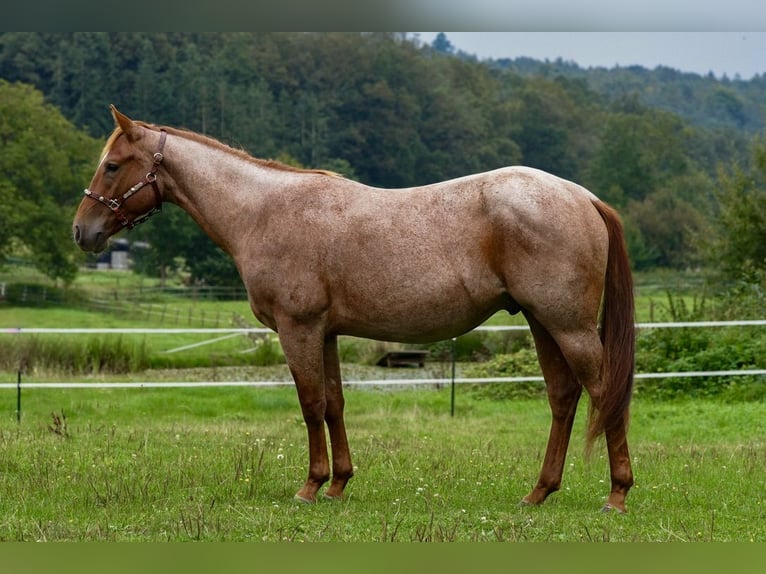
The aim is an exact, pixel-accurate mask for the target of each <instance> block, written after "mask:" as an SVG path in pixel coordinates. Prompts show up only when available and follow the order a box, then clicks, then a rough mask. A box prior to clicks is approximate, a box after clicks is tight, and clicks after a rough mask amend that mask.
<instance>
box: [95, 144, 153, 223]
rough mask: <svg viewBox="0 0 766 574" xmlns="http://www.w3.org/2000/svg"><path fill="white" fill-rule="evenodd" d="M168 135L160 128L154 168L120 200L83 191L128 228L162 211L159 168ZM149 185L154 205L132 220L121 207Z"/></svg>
mask: <svg viewBox="0 0 766 574" xmlns="http://www.w3.org/2000/svg"><path fill="white" fill-rule="evenodd" d="M167 136H168V133H167V132H166V131H165V130H160V144H159V149H158V150H157V152H155V154H154V156H153V159H154V163H153V164H152V169H151V170H150V171H149V173H147V174H146V175H145V176H144V179H143V180H141V181H139V182H138V183H137V184H136V185H134V186H133V187H131V188H130V189H129V190H128V191H126V192H125V193H124V194H123V195H122V198H121V199H120V200H117V199H116V198H112V199H107V198H106V197H104V196H103V195H96V194H95V193H93V192H92V191H91V190H89V189H85V190H83V193H84V194H85V195H86V197H90V198H91V199H93V200H94V201H98V202H99V203H102V204H103V205H105V206H106V207H108V208H109V209H111V210H112V213H114V215H115V217H116V218H117V220H118V221H119V222H120V224H121V225H122V226H123V227H127V228H128V229H133V228H134V227H135V226H136V225H138V224H139V223H143V222H144V221H146V220H147V219H149V218H150V217H151V216H152V215H154V214H155V213H159V212H160V211H162V194H161V193H160V187H159V185H157V168H158V167H159V166H160V164H161V163H162V160H163V159H164V157H163V155H162V150H163V149H165V140H166V139H167ZM147 185H150V186H152V189H153V190H154V207H152V209H150V210H149V211H148V212H146V213H144V214H143V215H141V216H139V217H136V218H135V219H133V220H132V221H131V220H130V219H129V218H128V216H127V215H125V213H124V212H123V211H122V209H121V208H122V206H123V204H124V203H125V201H127V199H128V198H129V197H131V196H133V195H135V194H136V193H138V192H139V191H140V190H141V189H143V188H144V187H145V186H147Z"/></svg>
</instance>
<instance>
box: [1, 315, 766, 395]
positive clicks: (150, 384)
mask: <svg viewBox="0 0 766 574" xmlns="http://www.w3.org/2000/svg"><path fill="white" fill-rule="evenodd" d="M753 326H766V320H760V319H758V320H736V321H685V322H669V323H636V328H637V329H639V330H648V329H688V328H714V327H753ZM528 329H529V327H528V326H526V325H482V326H480V327H477V328H476V329H474V331H490V332H497V331H526V330H528ZM268 333H273V331H272V330H271V329H267V328H263V327H248V328H79V327H74V328H49V327H28V328H27V327H5V328H0V334H11V335H25V334H73V335H74V334H126V335H129V334H134V335H135V334H142V335H151V334H208V335H216V336H215V337H213V338H210V339H207V340H205V341H201V342H198V343H194V344H193V345H191V346H194V347H197V346H201V345H205V344H213V343H215V342H217V341H220V340H222V339H225V338H228V337H229V336H235V335H238V334H242V335H249V334H268ZM182 349H183V347H182V348H179V349H174V350H182ZM453 372H454V370H453ZM764 375H766V370H764V369H740V370H720V371H678V372H662V373H636V374H635V378H636V379H672V378H692V377H736V376H764ZM543 380H544V379H543V377H542V376H524V377H481V378H466V377H433V378H394V379H369V380H347V381H344V383H343V384H344V385H346V386H388V387H391V386H413V385H437V386H438V385H444V384H485V383H521V382H536V381H539V382H542V381H543ZM19 385H21V375H19V380H18V381H17V383H0V389H9V388H17V387H18V386H19ZM284 385H292V381H289V380H284V381H195V382H190V381H167V382H158V381H131V382H89V381H65V382H33V383H24V388H26V389H33V388H39V389H50V388H62V389H65V388H66V389H79V388H90V389H94V388H126V389H127V388H200V387H244V386H247V387H275V386H284Z"/></svg>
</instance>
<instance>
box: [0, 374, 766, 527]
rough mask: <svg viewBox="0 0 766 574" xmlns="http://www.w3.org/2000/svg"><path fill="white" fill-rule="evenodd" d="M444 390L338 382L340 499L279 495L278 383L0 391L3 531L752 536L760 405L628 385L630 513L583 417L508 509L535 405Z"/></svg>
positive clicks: (289, 473) (282, 490)
mask: <svg viewBox="0 0 766 574" xmlns="http://www.w3.org/2000/svg"><path fill="white" fill-rule="evenodd" d="M448 395H449V393H448V391H447V390H446V389H442V390H441V391H438V390H430V391H425V390H419V391H407V390H405V391H398V392H396V393H393V392H386V391H379V390H378V391H374V390H358V389H357V390H355V389H349V391H348V392H347V404H348V406H347V421H348V430H349V439H350V442H351V446H352V451H353V457H354V463H355V465H356V476H355V478H354V479H352V482H351V483H350V484H349V486H348V488H347V497H346V499H345V500H343V501H341V502H333V503H330V502H320V503H318V504H316V505H308V506H307V505H301V504H296V503H294V502H293V501H292V495H293V494H294V492H295V491H296V490H297V489H298V488H299V487H300V485H301V483H302V479H303V478H304V477H305V473H306V445H305V442H306V441H305V429H304V426H303V422H302V420H301V417H300V414H299V413H300V411H299V408H298V405H297V399H296V397H295V392H294V390H293V389H291V388H279V389H258V390H248V389H217V390H216V389H194V390H177V389H152V390H149V389H145V390H95V389H94V390H74V391H64V390H38V391H34V392H31V391H30V392H28V393H27V394H26V395H25V398H24V407H23V417H22V423H21V425H17V424H16V422H15V415H14V409H15V400H14V399H15V397H14V394H13V393H12V392H10V391H8V392H3V393H2V395H0V401H1V404H4V405H5V408H4V409H3V412H4V413H5V414H4V416H3V417H2V419H0V517H2V518H0V539H1V540H151V541H160V540H174V541H182V540H259V541H261V540H266V541H284V540H299V541H328V540H332V541H472V540H473V541H606V540H609V541H681V540H685V541H750V540H753V541H764V540H766V520H764V518H766V516H765V515H766V500H765V499H764V496H765V495H764V494H763V493H764V491H765V489H764V486H765V485H764V482H766V479H764V477H763V472H762V470H763V468H764V464H766V445H764V443H763V437H764V436H766V434H765V433H764V431H765V430H766V429H765V428H764V426H765V425H766V422H765V421H766V416H764V415H766V405H764V404H762V403H738V404H726V405H722V404H719V403H716V402H712V401H702V400H698V401H687V402H672V403H667V402H663V403H657V402H652V401H642V400H637V401H635V402H634V410H633V423H632V428H631V440H632V456H633V461H634V470H635V472H636V486H635V487H634V488H633V490H632V491H631V494H630V497H629V509H630V511H629V513H628V514H627V515H616V514H607V515H604V514H600V513H599V512H598V509H599V508H600V507H601V504H602V503H603V500H604V498H605V496H606V494H607V492H608V481H609V479H608V470H607V466H606V461H605V456H604V455H603V454H602V452H603V448H597V449H596V450H595V454H594V456H593V459H592V460H590V461H586V460H584V459H583V458H582V450H583V449H582V440H581V437H582V435H583V432H582V417H579V418H578V422H577V428H576V430H575V436H574V438H573V444H572V446H571V448H570V452H569V456H568V459H567V465H566V466H567V469H566V473H565V476H564V484H563V487H562V491H561V492H559V493H556V494H554V495H553V496H552V497H551V498H550V499H549V500H548V501H547V502H546V503H545V504H544V505H543V506H541V507H536V508H520V507H518V506H517V502H518V501H519V500H520V499H521V497H522V496H523V495H524V494H526V493H527V491H528V490H529V489H530V488H531V486H532V485H533V483H534V481H535V480H536V475H537V472H538V470H539V465H540V463H541V458H542V452H543V449H544V444H545V440H546V437H547V432H548V417H549V414H548V409H547V405H546V404H545V402H544V401H542V400H519V401H501V402H496V401H486V400H477V399H475V398H473V397H471V396H470V395H467V394H462V393H461V394H460V395H459V396H458V402H457V405H458V408H457V412H456V416H455V418H454V419H453V418H451V417H450V416H449V396H448ZM583 407H584V405H583ZM581 410H582V411H583V412H584V411H585V409H584V408H581ZM700 421H704V424H700Z"/></svg>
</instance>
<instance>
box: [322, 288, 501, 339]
mask: <svg viewBox="0 0 766 574" xmlns="http://www.w3.org/2000/svg"><path fill="white" fill-rule="evenodd" d="M381 303H383V304H381ZM505 303H506V302H505V296H503V294H501V293H495V294H492V295H489V294H488V295H487V296H486V297H481V298H478V299H477V298H476V297H468V296H466V295H465V294H464V293H463V294H462V296H460V295H459V294H457V293H455V294H454V295H453V296H447V297H433V298H426V299H423V298H409V299H408V298H407V295H406V293H402V294H400V296H399V297H398V298H386V299H385V301H384V302H382V301H375V302H369V303H368V304H367V305H365V306H363V307H353V308H349V307H346V309H345V312H343V313H342V314H341V315H340V316H339V317H338V319H339V321H338V323H337V326H336V330H337V332H338V333H340V334H344V335H352V336H356V337H364V338H369V339H377V340H383V341H396V342H402V343H428V342H434V341H441V340H444V339H449V338H451V337H456V336H458V335H462V334H463V333H466V332H468V331H470V330H471V329H473V328H475V327H476V326H477V325H480V324H481V323H483V322H484V321H485V320H487V319H488V318H489V317H490V316H492V315H493V314H494V313H495V312H497V311H498V310H500V309H503V308H504V307H505V306H506V305H505Z"/></svg>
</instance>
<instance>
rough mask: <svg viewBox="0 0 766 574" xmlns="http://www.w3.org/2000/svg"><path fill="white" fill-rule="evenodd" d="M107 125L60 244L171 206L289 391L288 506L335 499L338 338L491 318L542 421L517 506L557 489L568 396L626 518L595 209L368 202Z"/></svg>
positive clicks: (631, 345) (303, 177) (619, 233)
mask: <svg viewBox="0 0 766 574" xmlns="http://www.w3.org/2000/svg"><path fill="white" fill-rule="evenodd" d="M111 113H112V116H113V118H114V121H115V128H114V131H113V132H112V134H111V136H110V137H109V138H108V140H107V142H106V145H105V147H104V149H103V152H102V154H101V158H100V161H99V163H98V167H97V169H96V172H95V174H94V176H93V178H92V180H91V182H90V185H89V187H88V188H87V189H86V190H85V191H84V197H83V198H82V201H81V203H80V204H79V207H78V209H77V212H76V214H75V216H74V220H73V236H74V241H75V242H76V243H77V245H79V247H80V248H81V249H83V250H85V251H90V252H100V251H102V250H104V249H105V248H106V246H107V244H108V239H109V237H110V236H112V235H114V234H115V233H117V232H119V231H120V230H122V229H123V228H128V229H131V228H133V227H134V226H135V225H137V224H138V223H140V222H142V221H144V220H146V218H147V217H149V216H151V215H154V214H155V213H157V212H159V211H160V209H161V206H162V203H163V202H172V203H175V204H176V205H178V206H180V207H181V208H182V209H184V210H185V211H186V212H188V214H189V215H190V216H191V217H192V218H193V219H194V220H195V221H196V223H197V224H198V225H199V226H200V227H201V228H202V229H203V230H204V231H205V232H206V233H207V234H208V235H209V236H210V237H211V238H212V239H213V240H214V241H215V242H216V243H217V244H218V245H219V246H220V247H221V248H222V249H223V250H224V251H225V252H227V253H228V254H229V255H230V256H231V257H232V258H233V260H234V263H235V265H236V267H237V270H238V272H239V274H240V276H241V278H242V281H243V283H244V286H245V287H246V289H247V294H248V300H249V304H250V307H251V309H252V312H253V314H254V315H255V317H256V318H257V319H258V320H259V321H261V322H262V323H263V324H264V325H266V326H268V327H269V328H271V329H273V330H274V331H275V332H276V333H277V334H278V337H279V341H280V344H281V346H282V349H283V351H284V355H285V359H286V362H287V365H288V367H289V370H290V372H291V375H292V378H293V380H294V383H295V386H296V389H297V394H298V398H299V403H300V407H301V410H302V413H303V419H304V421H305V425H306V429H307V433H308V459H309V464H308V476H307V478H306V480H305V483H304V484H303V486H302V487H301V488H300V489H299V490H298V492H297V493H296V494H295V498H296V499H297V500H299V501H305V502H315V501H316V500H317V496H318V493H319V491H320V489H321V487H322V486H323V485H324V484H325V483H326V482H328V481H329V482H330V484H329V486H328V487H327V489H326V491H325V492H324V496H325V497H327V498H330V499H339V498H342V497H343V491H344V488H345V487H346V484H347V483H348V481H349V479H350V478H351V477H352V475H353V466H352V463H351V456H350V452H349V446H348V439H347V436H346V426H345V422H344V397H343V387H342V382H341V368H340V363H339V358H338V337H339V336H341V335H344V336H354V337H362V338H369V339H376V340H382V341H396V342H402V343H427V342H435V341H439V340H446V339H450V338H453V337H456V336H459V335H461V334H463V333H466V332H468V331H470V330H471V329H473V328H475V327H476V326H478V325H479V324H481V323H482V322H484V321H485V320H486V319H488V318H489V317H490V316H492V315H493V314H495V313H496V312H498V311H502V310H506V311H508V312H509V313H511V314H516V313H522V314H523V316H524V317H525V318H526V320H527V322H528V323H529V328H530V330H531V334H532V338H533V341H534V344H535V348H536V352H537V356H538V360H539V363H540V367H541V370H542V373H543V376H544V379H545V386H546V391H547V397H548V402H549V405H550V409H551V415H552V416H551V428H550V435H549V438H548V442H547V448H546V452H545V456H544V459H543V464H542V469H541V471H540V474H539V478H538V481H537V483H536V484H535V485H534V487H533V488H532V490H531V491H530V492H529V494H527V495H526V496H525V497H524V498H523V499H522V501H521V503H522V504H529V505H537V504H541V503H542V502H543V501H545V499H546V498H547V497H548V496H549V495H550V494H551V493H553V492H555V491H557V490H558V489H559V488H560V485H561V480H562V474H563V469H564V460H565V457H566V452H567V448H568V445H569V441H570V436H571V431H572V426H573V421H574V418H575V411H576V409H577V405H578V402H579V400H580V396H581V393H582V389H583V388H584V389H585V390H586V391H587V394H588V395H589V399H590V400H589V411H588V421H587V428H586V439H587V440H586V450H589V449H590V446H592V444H593V443H594V441H595V440H596V439H598V438H599V437H601V436H604V437H605V442H606V449H607V454H608V458H609V468H610V476H611V491H610V492H609V495H608V497H607V498H606V502H605V503H604V506H603V508H602V509H603V510H604V511H610V510H616V511H618V512H620V513H622V512H625V511H626V505H625V498H626V495H627V493H628V490H629V489H630V487H631V486H632V485H633V472H632V469H631V462H630V455H629V451H628V441H627V430H628V419H629V404H630V399H631V392H632V385H633V370H634V353H635V332H634V329H635V327H634V314H635V311H634V300H633V281H632V275H631V269H630V262H629V258H628V253H627V249H626V244H625V238H624V232H623V227H622V223H621V221H620V217H619V215H618V213H617V212H616V211H615V210H614V209H613V208H612V207H610V206H609V205H607V204H606V203H605V202H603V201H601V200H599V199H598V198H597V197H596V196H595V195H594V194H593V193H591V192H590V191H588V190H586V189H585V188H584V187H581V186H580V185H578V184H575V183H573V182H571V181H568V180H564V179H561V178H559V177H557V176H554V175H552V174H549V173H547V172H544V171H541V170H537V169H533V168H529V167H523V166H510V167H504V168H500V169H495V170H492V171H488V172H485V173H478V174H474V175H468V176H464V177H459V178H456V179H452V180H449V181H444V182H441V183H434V184H430V185H425V186H422V187H412V188H408V189H396V190H389V189H382V188H376V187H371V186H367V185H364V184H362V183H359V182H356V181H352V180H350V179H347V178H344V177H342V176H341V175H338V174H336V173H333V172H329V171H324V170H317V169H299V168H295V167H291V166H287V165H284V164H282V163H279V162H275V161H273V160H264V159H258V158H255V157H252V156H250V155H249V154H247V153H246V152H245V151H242V150H237V149H234V148H231V147H229V146H227V145H226V144H224V143H222V142H219V141H217V140H215V139H212V138H209V137H206V136H204V135H201V134H198V133H194V132H192V131H188V130H183V129H178V128H173V127H169V126H158V125H154V124H151V123H147V122H141V121H134V120H132V119H130V118H129V117H127V116H126V115H124V114H122V113H121V112H119V111H118V110H117V109H116V108H115V107H114V106H111ZM134 182H136V183H134ZM123 190H127V191H125V192H124V193H123ZM325 426H326V428H327V433H329V439H330V447H331V452H332V474H331V473H330V470H331V468H330V459H329V458H328V445H327V436H326V430H325Z"/></svg>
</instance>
